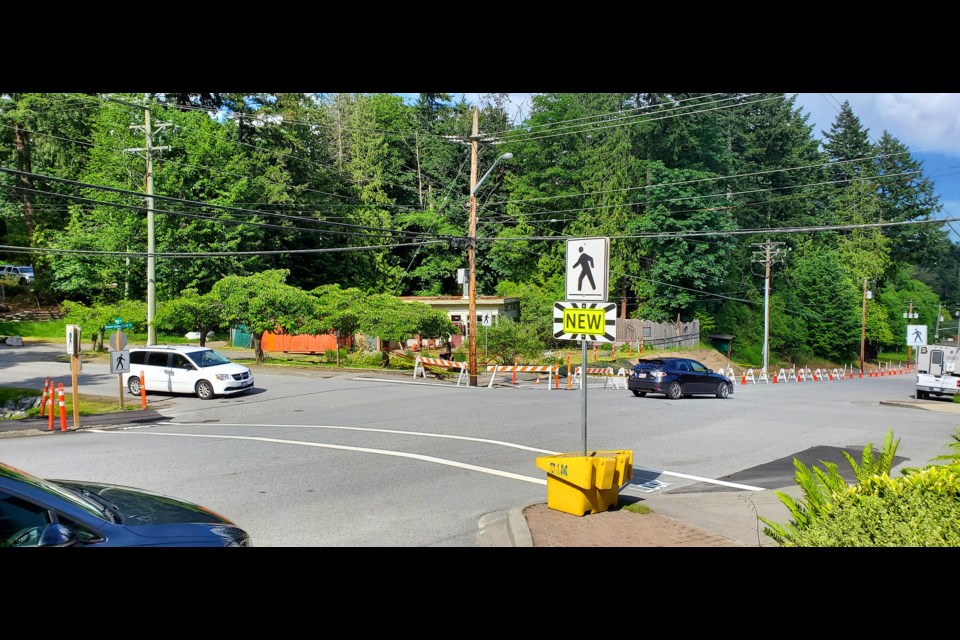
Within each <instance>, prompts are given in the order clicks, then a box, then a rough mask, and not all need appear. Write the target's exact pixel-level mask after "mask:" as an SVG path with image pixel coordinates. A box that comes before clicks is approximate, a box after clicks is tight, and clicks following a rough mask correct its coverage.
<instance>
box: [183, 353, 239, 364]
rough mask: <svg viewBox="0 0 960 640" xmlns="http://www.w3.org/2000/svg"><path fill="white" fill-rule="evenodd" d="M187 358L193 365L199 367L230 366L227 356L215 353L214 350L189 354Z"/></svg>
mask: <svg viewBox="0 0 960 640" xmlns="http://www.w3.org/2000/svg"><path fill="white" fill-rule="evenodd" d="M187 357H188V358H190V359H191V360H193V363H194V364H196V365H197V366H198V367H216V366H217V365H221V364H230V359H229V358H228V357H226V356H225V355H223V354H221V353H219V352H217V351H214V350H213V349H207V350H205V351H194V352H192V353H188V354H187Z"/></svg>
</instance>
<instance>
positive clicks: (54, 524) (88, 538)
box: [0, 462, 252, 547]
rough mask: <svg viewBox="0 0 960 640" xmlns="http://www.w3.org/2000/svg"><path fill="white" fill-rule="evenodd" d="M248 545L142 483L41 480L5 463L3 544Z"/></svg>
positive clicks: (0, 508) (228, 528)
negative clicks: (138, 486) (153, 491)
mask: <svg viewBox="0 0 960 640" xmlns="http://www.w3.org/2000/svg"><path fill="white" fill-rule="evenodd" d="M71 546H76V547H250V546H252V541H251V539H250V536H249V534H247V532H246V531H244V530H243V529H241V528H240V527H238V526H237V525H235V524H233V523H232V522H231V521H229V520H227V519H226V518H224V517H223V516H221V515H218V514H216V513H214V512H212V511H210V510H209V509H205V508H204V507H201V506H199V505H196V504H193V503H191V502H186V501H184V500H178V499H176V498H170V497H167V496H162V495H159V494H156V493H151V492H149V491H144V490H143V489H134V488H132V487H122V486H117V485H111V484H103V483H94V482H78V481H74V480H44V479H42V478H38V477H36V476H33V475H31V474H29V473H27V472H26V471H21V470H20V469H17V468H15V467H12V466H10V465H7V464H4V463H2V462H0V547H71Z"/></svg>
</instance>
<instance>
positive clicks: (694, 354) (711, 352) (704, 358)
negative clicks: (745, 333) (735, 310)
mask: <svg viewBox="0 0 960 640" xmlns="http://www.w3.org/2000/svg"><path fill="white" fill-rule="evenodd" d="M657 356H664V357H672V358H690V359H692V360H697V361H699V362H702V363H703V364H705V365H706V366H707V368H709V369H713V370H714V371H719V370H720V369H723V370H724V371H726V370H727V368H728V367H732V368H733V369H735V370H739V368H738V367H736V366H734V365H732V364H731V363H730V360H728V359H727V357H726V356H725V355H723V354H722V353H720V352H719V351H717V350H716V349H691V350H688V351H645V352H644V353H642V354H638V353H634V354H633V358H632V359H631V363H632V364H636V362H637V360H639V359H640V358H656V357H657Z"/></svg>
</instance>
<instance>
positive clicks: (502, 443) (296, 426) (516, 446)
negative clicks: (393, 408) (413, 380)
mask: <svg viewBox="0 0 960 640" xmlns="http://www.w3.org/2000/svg"><path fill="white" fill-rule="evenodd" d="M155 424H159V425H168V426H171V427H181V426H182V427H282V428H289V429H339V430H342V431H370V432H376V433H395V434H398V435H402V436H423V437H425V438H446V439H448V440H469V441H471V442H486V443H487V444H496V445H500V446H501V447H510V448H512V449H522V450H523V451H533V452H534V453H545V454H548V455H559V452H557V451H548V450H547V449H537V448H535V447H528V446H526V445H522V444H516V443H513V442H505V441H503V440H490V439H488V438H472V437H470V436H454V435H450V434H446V433H427V432H424V431H401V430H399V429H373V428H371V427H345V426H340V425H323V424H273V423H262V422H249V423H242V424H241V423H235V422H218V423H216V424H211V423H209V422H158V423H155ZM150 426H154V425H144V426H143V427H138V428H149V427H150ZM90 431H93V429H90ZM98 433H100V432H99V431H98Z"/></svg>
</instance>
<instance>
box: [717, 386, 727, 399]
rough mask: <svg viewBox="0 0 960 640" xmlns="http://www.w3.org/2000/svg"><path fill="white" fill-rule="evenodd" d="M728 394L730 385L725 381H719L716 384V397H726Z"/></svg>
mask: <svg viewBox="0 0 960 640" xmlns="http://www.w3.org/2000/svg"><path fill="white" fill-rule="evenodd" d="M729 395H730V387H728V386H727V383H726V382H721V383H720V384H719V385H717V397H718V398H726V397H727V396H729Z"/></svg>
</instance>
